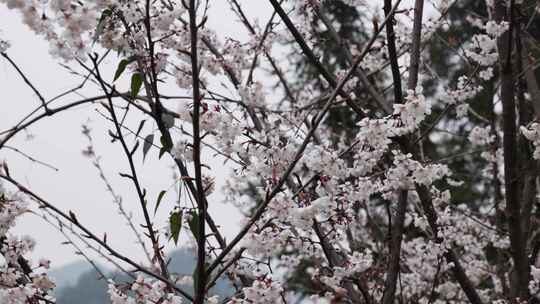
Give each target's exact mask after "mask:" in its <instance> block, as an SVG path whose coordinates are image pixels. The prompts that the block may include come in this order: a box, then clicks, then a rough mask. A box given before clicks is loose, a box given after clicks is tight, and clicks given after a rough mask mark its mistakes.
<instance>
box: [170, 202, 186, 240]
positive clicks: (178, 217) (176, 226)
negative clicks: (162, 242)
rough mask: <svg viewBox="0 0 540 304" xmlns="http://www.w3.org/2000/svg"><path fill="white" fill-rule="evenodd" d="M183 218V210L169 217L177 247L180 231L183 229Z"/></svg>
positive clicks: (176, 211) (172, 236)
mask: <svg viewBox="0 0 540 304" xmlns="http://www.w3.org/2000/svg"><path fill="white" fill-rule="evenodd" d="M182 216H183V214H182V210H175V211H173V212H172V213H171V215H170V216H169V225H170V228H171V238H172V239H173V240H174V244H175V245H178V237H179V236H180V230H181V228H182Z"/></svg>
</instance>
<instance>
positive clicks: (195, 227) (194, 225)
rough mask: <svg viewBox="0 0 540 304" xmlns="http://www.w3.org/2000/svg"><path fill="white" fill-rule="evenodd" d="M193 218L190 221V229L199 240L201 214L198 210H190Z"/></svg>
mask: <svg viewBox="0 0 540 304" xmlns="http://www.w3.org/2000/svg"><path fill="white" fill-rule="evenodd" d="M190 214H191V218H190V219H189V221H188V225H189V230H191V233H193V236H194V237H195V240H197V241H199V215H198V214H197V213H196V212H194V211H193V212H190Z"/></svg>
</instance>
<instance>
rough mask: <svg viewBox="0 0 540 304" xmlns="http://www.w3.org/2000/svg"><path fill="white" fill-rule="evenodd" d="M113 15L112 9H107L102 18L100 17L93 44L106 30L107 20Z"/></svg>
mask: <svg viewBox="0 0 540 304" xmlns="http://www.w3.org/2000/svg"><path fill="white" fill-rule="evenodd" d="M111 15H112V11H111V10H110V9H106V10H104V11H103V12H102V13H101V17H99V21H98V24H97V27H96V31H95V32H94V37H93V38H92V43H95V42H96V41H97V40H98V38H99V36H100V35H101V33H103V30H104V29H105V19H107V17H110V16H111Z"/></svg>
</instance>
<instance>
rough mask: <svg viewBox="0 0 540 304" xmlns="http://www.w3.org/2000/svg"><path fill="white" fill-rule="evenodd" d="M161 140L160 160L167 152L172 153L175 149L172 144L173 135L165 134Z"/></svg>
mask: <svg viewBox="0 0 540 304" xmlns="http://www.w3.org/2000/svg"><path fill="white" fill-rule="evenodd" d="M159 140H160V141H161V149H160V150H159V158H161V156H163V154H165V152H169V151H171V149H172V147H173V142H172V138H171V134H170V133H169V132H168V131H166V132H164V133H163V135H161V137H160V139H159Z"/></svg>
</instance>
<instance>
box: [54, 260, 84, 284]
mask: <svg viewBox="0 0 540 304" xmlns="http://www.w3.org/2000/svg"><path fill="white" fill-rule="evenodd" d="M91 269H92V265H90V264H89V263H87V262H84V261H78V262H74V263H71V264H68V265H66V266H63V267H60V268H55V269H51V271H49V272H48V274H49V277H51V278H52V279H53V281H54V283H56V287H57V289H62V288H64V287H68V286H73V285H75V283H77V279H78V278H79V276H80V275H81V274H83V273H84V272H87V271H90V270H91Z"/></svg>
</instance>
